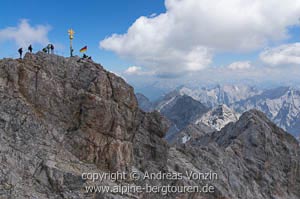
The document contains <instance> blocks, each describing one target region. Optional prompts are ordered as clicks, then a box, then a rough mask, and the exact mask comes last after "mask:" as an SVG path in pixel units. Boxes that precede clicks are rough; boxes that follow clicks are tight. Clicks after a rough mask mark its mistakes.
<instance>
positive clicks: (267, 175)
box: [170, 110, 300, 199]
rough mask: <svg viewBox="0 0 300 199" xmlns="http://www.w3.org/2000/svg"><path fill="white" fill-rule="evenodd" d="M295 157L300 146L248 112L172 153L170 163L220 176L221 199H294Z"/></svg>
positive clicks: (299, 178)
mask: <svg viewBox="0 0 300 199" xmlns="http://www.w3.org/2000/svg"><path fill="white" fill-rule="evenodd" d="M179 151H180V152H179ZM299 155H300V150H299V145H298V143H297V141H296V140H295V138H294V137H293V136H291V135H289V134H287V133H286V132H284V131H283V130H282V129H280V128H278V127H277V126H276V125H274V124H273V123H272V122H271V121H270V120H269V119H267V118H266V116H264V114H263V113H262V112H259V111H256V110H252V111H249V112H246V113H244V114H243V115H242V116H241V118H240V119H239V121H238V122H236V123H230V124H228V125H227V126H226V127H224V128H223V129H222V130H221V131H216V132H214V133H210V134H206V135H204V136H200V137H199V138H198V139H194V140H190V141H189V142H188V144H185V145H183V146H182V148H179V149H178V150H171V153H170V157H171V158H170V159H171V160H170V162H174V163H173V165H174V166H175V164H176V167H177V169H178V170H183V169H184V168H189V169H191V170H194V169H195V170H197V168H196V165H197V167H198V166H199V167H198V168H205V169H207V170H211V171H215V172H217V173H219V174H220V176H219V181H217V182H215V186H216V187H218V190H219V191H220V193H219V198H231V199H235V198H253V199H254V198H256V199H260V198H261V199H263V198H294V199H298V198H300V191H299V186H300V168H299V165H300V157H299ZM177 157H181V159H180V160H177V159H176V158H177ZM184 157H185V158H184ZM172 158H173V159H172ZM175 161H177V162H176V163H175ZM191 165H193V166H191ZM215 198H218V197H215Z"/></svg>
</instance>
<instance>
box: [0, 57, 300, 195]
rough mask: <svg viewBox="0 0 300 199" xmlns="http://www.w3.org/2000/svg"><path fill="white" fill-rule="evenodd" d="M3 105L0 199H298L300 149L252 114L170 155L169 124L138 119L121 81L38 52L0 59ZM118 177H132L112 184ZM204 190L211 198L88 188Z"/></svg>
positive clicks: (155, 117)
mask: <svg viewBox="0 0 300 199" xmlns="http://www.w3.org/2000/svg"><path fill="white" fill-rule="evenodd" d="M0 103H1V104H0V198H1V199H23V198H25V199H27V198H29V199H46V198H50V199H60V198H68V199H70V198H74V199H77V198H79V199H80V198H91V199H92V198H96V199H123V198H124V199H129V198H130V199H131V198H145V199H148V198H149V199H150V198H151V199H152V198H153V199H159V198H178V199H185V198H186V199H187V198H191V199H213V198H222V199H239V198H249V199H273V198H276V199H287V198H289V199H297V198H300V189H299V187H300V149H299V144H298V142H297V141H296V139H294V138H293V137H292V136H290V135H289V134H287V133H286V132H285V131H284V130H282V129H280V128H278V127H277V126H276V125H274V124H273V123H272V122H270V121H269V120H268V119H267V118H266V117H265V116H264V115H263V114H262V113H261V112H258V111H248V112H246V113H244V114H243V115H242V116H241V117H240V119H239V120H238V121H237V122H236V123H229V124H228V125H227V126H225V127H224V128H222V130H221V131H209V132H201V133H199V135H200V134H201V136H194V137H192V138H190V139H189V141H188V142H182V143H181V144H177V145H176V146H175V147H171V146H169V145H168V144H167V142H166V141H165V140H164V138H163V137H164V136H165V133H166V132H167V130H168V122H167V121H166V120H165V119H164V117H162V116H161V115H160V113H158V112H149V113H145V112H143V111H142V110H140V109H139V108H138V103H137V100H136V97H135V95H134V90H133V88H132V87H131V86H129V85H128V84H127V83H126V82H125V81H124V80H123V79H122V78H120V77H118V76H116V75H115V74H113V73H110V72H107V71H106V70H105V69H104V68H103V67H102V66H101V65H100V64H97V63H94V62H93V61H91V60H85V59H80V58H79V57H71V58H64V57H60V56H56V55H49V54H46V53H41V52H39V53H37V54H29V53H28V54H26V56H25V57H24V59H18V60H15V59H3V60H0ZM197 129H199V128H193V132H194V131H197ZM203 129H205V128H201V131H203ZM195 134H196V132H195ZM118 172H123V173H132V172H134V173H135V174H136V176H138V178H136V177H135V178H133V177H130V178H124V179H121V178H113V175H112V174H114V173H118ZM87 173H92V174H97V176H98V177H99V176H106V177H105V178H101V180H99V178H97V179H98V180H97V179H96V180H95V178H94V180H91V179H90V178H86V177H84V176H87V175H83V174H87ZM147 173H153V174H157V175H156V177H152V178H146V177H145V176H146V175H147ZM189 173H194V174H196V175H188V174H189ZM200 173H202V174H207V175H202V180H199V175H197V174H200ZM212 173H215V174H216V175H217V176H216V175H211V174H212ZM104 174H107V175H104ZM167 174H174V175H171V176H173V177H172V178H171V177H170V175H169V178H167V177H162V176H168V175H167ZM175 174H177V175H175ZM179 174H184V176H183V177H181V178H180V175H179ZM107 176H110V177H107ZM159 176H160V177H159ZM174 176H175V177H174ZM176 176H177V177H176ZM197 176H198V178H197ZM205 176H206V178H204V177H205ZM212 176H215V177H214V178H210V177H212ZM94 177H95V176H94ZM206 180H209V181H206ZM206 183H208V184H209V185H210V186H213V187H214V189H213V191H211V192H210V193H204V191H202V192H199V190H198V191H197V192H195V191H194V192H187V191H186V192H183V191H181V192H180V191H179V190H177V191H175V192H172V191H169V192H163V191H162V189H158V190H160V191H158V192H155V191H154V190H152V191H148V192H146V191H145V190H144V191H141V192H130V191H128V190H127V191H124V192H123V193H122V192H120V191H114V192H113V191H108V190H104V191H103V190H102V191H99V190H95V189H94V190H90V189H87V187H90V186H94V187H95V186H108V187H117V186H123V187H126V186H132V187H134V186H142V187H147V186H159V187H164V186H165V187H166V186H171V185H172V186H178V187H179V186H192V185H193V186H202V187H205V186H206ZM201 190H202V189H201Z"/></svg>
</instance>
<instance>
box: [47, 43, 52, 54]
mask: <svg viewBox="0 0 300 199" xmlns="http://www.w3.org/2000/svg"><path fill="white" fill-rule="evenodd" d="M50 49H51V44H48V46H47V52H48V54H50Z"/></svg>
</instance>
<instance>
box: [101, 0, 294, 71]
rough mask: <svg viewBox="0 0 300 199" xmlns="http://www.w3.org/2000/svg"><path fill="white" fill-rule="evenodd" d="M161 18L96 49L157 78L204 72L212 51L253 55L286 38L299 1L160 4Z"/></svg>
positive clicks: (142, 21)
mask: <svg viewBox="0 0 300 199" xmlns="http://www.w3.org/2000/svg"><path fill="white" fill-rule="evenodd" d="M165 5H166V13H163V14H160V15H157V16H155V17H140V18H138V19H137V20H136V21H135V22H134V23H133V24H132V26H131V27H129V29H128V31H127V33H125V34H113V35H112V36H110V37H108V38H106V39H104V40H103V41H101V42H100V46H101V47H102V48H104V49H106V50H110V51H113V52H115V53H117V54H118V55H119V56H121V57H124V58H127V59H130V60H132V61H134V62H135V63H136V64H137V65H140V66H143V67H144V66H145V67H148V68H149V69H150V70H154V71H156V74H159V73H182V72H191V71H192V72H194V71H199V70H202V69H203V68H206V67H207V66H208V65H210V63H211V62H212V57H213V53H214V52H216V51H230V52H231V51H239V52H240V51H245V52H247V51H252V50H257V49H259V48H261V47H263V46H265V45H267V44H268V42H269V41H277V40H281V39H284V38H286V37H287V36H288V35H287V27H288V26H290V25H294V24H297V23H298V17H299V13H300V0H286V1H282V0H264V1H261V0H165Z"/></svg>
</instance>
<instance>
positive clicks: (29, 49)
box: [28, 44, 33, 53]
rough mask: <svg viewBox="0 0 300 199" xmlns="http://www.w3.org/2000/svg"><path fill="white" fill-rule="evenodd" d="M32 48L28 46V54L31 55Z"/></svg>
mask: <svg viewBox="0 0 300 199" xmlns="http://www.w3.org/2000/svg"><path fill="white" fill-rule="evenodd" d="M32 50H33V49H32V46H31V44H30V45H29V46H28V51H29V52H30V53H32Z"/></svg>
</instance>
